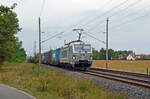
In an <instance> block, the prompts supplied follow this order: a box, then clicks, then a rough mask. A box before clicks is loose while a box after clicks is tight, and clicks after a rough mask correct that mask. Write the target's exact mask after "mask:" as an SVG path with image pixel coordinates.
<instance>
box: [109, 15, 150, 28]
mask: <svg viewBox="0 0 150 99" xmlns="http://www.w3.org/2000/svg"><path fill="white" fill-rule="evenodd" d="M149 15H150V13H147V14H145V15H142V16H138V17H136V18H134V19H131V20H128V21H125V22H122V23H120V24H118V25H115V26H113V27H110V28H112V29H115V28H118V27H121V26H123V25H125V24H129V23H131V22H133V21H134V22H135V21H137V20H138V19H140V18H143V17H146V16H149Z"/></svg>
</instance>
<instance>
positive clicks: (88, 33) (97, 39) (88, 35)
mask: <svg viewBox="0 0 150 99" xmlns="http://www.w3.org/2000/svg"><path fill="white" fill-rule="evenodd" d="M84 34H86V35H87V36H89V37H91V38H93V39H95V40H97V41H99V42H101V43H103V44H105V42H104V41H102V40H100V39H98V38H96V37H94V36H92V35H91V34H89V33H87V32H86V33H85V32H84Z"/></svg>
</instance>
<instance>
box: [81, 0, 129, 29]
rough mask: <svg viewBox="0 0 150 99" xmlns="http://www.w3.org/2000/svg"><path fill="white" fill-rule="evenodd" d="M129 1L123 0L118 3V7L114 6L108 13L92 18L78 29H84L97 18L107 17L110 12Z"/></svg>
mask: <svg viewBox="0 0 150 99" xmlns="http://www.w3.org/2000/svg"><path fill="white" fill-rule="evenodd" d="M128 1H129V0H125V1H124V2H121V3H119V4H118V5H116V6H114V7H113V8H111V9H109V10H108V11H106V12H104V13H103V14H102V15H98V16H96V17H95V18H93V19H92V20H89V21H88V22H86V23H85V24H83V25H80V27H84V26H86V25H89V24H91V23H92V22H94V21H95V20H96V19H97V18H100V17H103V16H105V15H107V14H108V13H109V12H111V11H112V10H114V9H116V8H119V7H120V6H122V5H123V4H125V3H127V2H128Z"/></svg>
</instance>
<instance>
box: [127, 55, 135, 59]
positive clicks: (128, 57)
mask: <svg viewBox="0 0 150 99" xmlns="http://www.w3.org/2000/svg"><path fill="white" fill-rule="evenodd" d="M135 59H136V55H135V54H134V53H131V54H129V55H128V56H127V60H135Z"/></svg>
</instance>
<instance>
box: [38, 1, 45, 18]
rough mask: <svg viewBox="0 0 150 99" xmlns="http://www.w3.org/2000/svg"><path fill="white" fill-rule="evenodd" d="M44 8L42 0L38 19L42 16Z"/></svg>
mask: <svg viewBox="0 0 150 99" xmlns="http://www.w3.org/2000/svg"><path fill="white" fill-rule="evenodd" d="M44 6H45V0H43V3H42V7H41V11H40V15H39V17H41V15H42V13H43V10H44Z"/></svg>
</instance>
